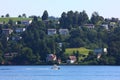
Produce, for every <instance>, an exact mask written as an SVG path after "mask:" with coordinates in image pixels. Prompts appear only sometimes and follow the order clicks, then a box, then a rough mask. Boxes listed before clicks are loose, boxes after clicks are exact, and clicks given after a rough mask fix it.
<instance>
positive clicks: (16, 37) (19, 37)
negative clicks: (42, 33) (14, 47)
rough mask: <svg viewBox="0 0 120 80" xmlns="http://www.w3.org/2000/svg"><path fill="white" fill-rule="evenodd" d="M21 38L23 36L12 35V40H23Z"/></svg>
mask: <svg viewBox="0 0 120 80" xmlns="http://www.w3.org/2000/svg"><path fill="white" fill-rule="evenodd" d="M21 39H22V37H21V36H13V37H12V40H13V41H18V40H21Z"/></svg>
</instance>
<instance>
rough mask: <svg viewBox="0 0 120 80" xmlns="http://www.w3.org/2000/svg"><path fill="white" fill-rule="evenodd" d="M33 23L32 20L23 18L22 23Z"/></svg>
mask: <svg viewBox="0 0 120 80" xmlns="http://www.w3.org/2000/svg"><path fill="white" fill-rule="evenodd" d="M31 23H32V20H23V21H21V24H23V25H29V24H31Z"/></svg>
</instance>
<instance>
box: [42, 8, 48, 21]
mask: <svg viewBox="0 0 120 80" xmlns="http://www.w3.org/2000/svg"><path fill="white" fill-rule="evenodd" d="M48 16H49V15H48V12H47V10H45V11H44V12H43V15H42V20H47V19H48Z"/></svg>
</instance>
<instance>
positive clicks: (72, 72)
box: [0, 66, 120, 80]
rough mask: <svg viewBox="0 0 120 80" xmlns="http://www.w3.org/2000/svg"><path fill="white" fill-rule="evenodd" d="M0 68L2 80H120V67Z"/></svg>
mask: <svg viewBox="0 0 120 80" xmlns="http://www.w3.org/2000/svg"><path fill="white" fill-rule="evenodd" d="M51 67H52V66H0V80H120V66H60V68H61V69H60V70H52V69H51Z"/></svg>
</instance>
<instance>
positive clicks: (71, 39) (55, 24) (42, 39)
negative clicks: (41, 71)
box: [0, 10, 120, 65]
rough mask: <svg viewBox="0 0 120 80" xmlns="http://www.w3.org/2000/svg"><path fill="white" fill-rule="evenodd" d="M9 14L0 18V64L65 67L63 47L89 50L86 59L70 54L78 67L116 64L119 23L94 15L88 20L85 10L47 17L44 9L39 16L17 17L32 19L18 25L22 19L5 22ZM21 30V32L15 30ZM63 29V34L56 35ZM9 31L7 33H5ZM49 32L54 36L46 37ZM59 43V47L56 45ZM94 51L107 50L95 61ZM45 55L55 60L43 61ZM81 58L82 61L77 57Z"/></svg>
mask: <svg viewBox="0 0 120 80" xmlns="http://www.w3.org/2000/svg"><path fill="white" fill-rule="evenodd" d="M4 18H10V15H9V14H6V16H3V15H2V16H1V19H0V21H1V22H0V65H47V64H55V63H56V64H58V61H57V60H58V59H60V60H61V64H66V63H67V62H66V61H67V59H68V57H69V55H68V54H65V50H66V49H67V48H80V47H84V48H86V49H90V50H91V51H90V52H89V53H88V55H87V56H84V55H80V54H81V53H80V52H79V51H74V52H73V54H72V55H74V56H76V58H77V60H76V63H75V64H81V65H120V61H119V60H120V47H119V46H120V37H119V35H120V20H119V19H118V18H114V17H113V18H104V17H103V16H100V15H99V14H98V13H97V12H93V13H92V15H91V17H88V14H87V13H86V11H84V10H83V11H82V12H78V11H75V12H73V11H72V10H71V11H68V12H63V13H62V14H61V17H59V18H56V17H54V16H49V13H48V12H47V10H45V11H44V13H43V15H42V16H41V17H40V16H29V17H28V18H29V19H28V18H27V17H26V14H24V15H22V16H21V15H19V16H18V17H17V18H21V19H27V20H32V22H31V23H29V24H27V23H22V20H17V21H15V20H12V19H9V20H8V22H6V21H4ZM17 29H24V31H17ZM60 29H65V30H67V31H68V33H67V34H64V33H63V34H60V32H59V30H60ZM5 30H9V32H10V31H11V32H10V33H6V32H5ZM49 30H53V31H54V30H55V33H54V32H53V33H51V34H50V35H49V34H48V31H49ZM60 44H61V45H62V46H60ZM96 48H107V50H108V53H107V54H103V55H102V56H101V58H99V59H98V58H97V57H96V54H95V53H94V51H93V50H94V49H96ZM48 54H54V55H56V57H57V59H56V60H53V61H46V57H47V55H48ZM80 56H82V57H84V58H83V59H82V60H81V59H79V57H80Z"/></svg>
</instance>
